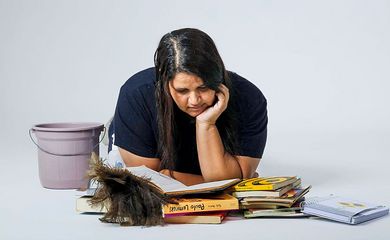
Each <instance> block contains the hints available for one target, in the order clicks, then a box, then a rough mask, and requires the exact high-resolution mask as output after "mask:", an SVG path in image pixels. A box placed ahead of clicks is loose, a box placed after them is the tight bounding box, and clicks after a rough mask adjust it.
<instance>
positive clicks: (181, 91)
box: [176, 89, 188, 94]
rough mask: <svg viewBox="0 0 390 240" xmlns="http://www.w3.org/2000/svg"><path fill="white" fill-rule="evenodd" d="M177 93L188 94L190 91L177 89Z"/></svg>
mask: <svg viewBox="0 0 390 240" xmlns="http://www.w3.org/2000/svg"><path fill="white" fill-rule="evenodd" d="M176 92H177V93H179V94H186V93H187V92H188V90H187V89H180V90H176Z"/></svg>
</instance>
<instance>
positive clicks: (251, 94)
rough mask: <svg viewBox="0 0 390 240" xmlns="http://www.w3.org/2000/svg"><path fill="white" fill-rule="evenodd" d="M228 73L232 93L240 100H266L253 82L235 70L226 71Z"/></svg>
mask: <svg viewBox="0 0 390 240" xmlns="http://www.w3.org/2000/svg"><path fill="white" fill-rule="evenodd" d="M228 74H229V77H230V80H231V82H232V88H233V91H234V94H235V95H236V97H238V98H239V99H240V100H241V101H244V102H247V101H249V102H253V100H254V99H258V100H260V101H266V98H265V97H264V95H263V93H262V91H261V90H260V89H259V88H258V87H257V86H256V85H255V84H254V83H252V82H251V81H249V80H248V79H246V78H244V77H242V76H240V75H239V74H237V73H235V72H232V71H228ZM246 100H247V101H246Z"/></svg>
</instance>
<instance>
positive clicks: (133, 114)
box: [114, 85, 157, 157]
mask: <svg viewBox="0 0 390 240" xmlns="http://www.w3.org/2000/svg"><path fill="white" fill-rule="evenodd" d="M151 93H152V95H153V92H152V91H151ZM147 95H150V93H148V92H145V91H142V89H141V88H135V89H128V88H126V85H124V86H122V87H121V90H120V93H119V97H118V102H117V106H116V110H115V115H114V132H115V145H116V146H118V147H120V148H123V149H125V150H127V151H129V152H131V153H134V154H136V155H139V156H142V157H156V154H157V143H156V138H155V134H154V132H153V127H152V121H153V119H152V115H151V113H150V112H151V109H150V107H151V106H149V105H148V101H147V98H148V97H149V98H150V96H147ZM149 102H150V101H149Z"/></svg>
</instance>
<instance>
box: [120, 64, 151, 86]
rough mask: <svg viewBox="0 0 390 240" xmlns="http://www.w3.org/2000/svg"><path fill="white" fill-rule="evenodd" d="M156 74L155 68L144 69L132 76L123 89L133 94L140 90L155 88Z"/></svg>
mask: <svg viewBox="0 0 390 240" xmlns="http://www.w3.org/2000/svg"><path fill="white" fill-rule="evenodd" d="M155 79H156V73H155V70H154V67H151V68H147V69H144V70H142V71H139V72H137V73H135V74H134V75H132V76H131V77H130V78H129V79H128V80H127V81H126V82H125V83H124V84H123V85H122V89H124V90H126V92H129V91H130V92H132V91H134V90H139V89H144V90H147V89H151V88H154V82H155Z"/></svg>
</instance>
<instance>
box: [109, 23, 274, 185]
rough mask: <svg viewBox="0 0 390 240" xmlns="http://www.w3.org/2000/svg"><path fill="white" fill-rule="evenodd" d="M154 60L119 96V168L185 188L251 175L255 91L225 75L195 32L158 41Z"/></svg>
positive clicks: (256, 128) (261, 103) (260, 109)
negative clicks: (147, 171)
mask: <svg viewBox="0 0 390 240" xmlns="http://www.w3.org/2000/svg"><path fill="white" fill-rule="evenodd" d="M154 61H155V67H154V68H149V69H146V70H143V71H141V72H139V73H137V74H135V75H134V76H132V77H131V78H130V79H129V80H128V81H127V82H126V83H125V84H124V85H123V86H122V88H121V91H120V94H119V98H118V102H117V107H116V111H115V116H114V121H113V127H114V132H115V145H116V146H118V147H119V152H120V154H121V156H122V159H123V160H124V162H125V164H126V165H127V166H139V165H145V166H147V167H149V168H151V169H154V170H158V171H160V172H161V173H163V174H166V175H170V176H172V177H174V178H176V179H177V180H179V181H181V182H183V183H184V184H186V185H192V184H196V183H202V182H209V181H216V180H222V179H230V178H249V177H252V176H254V174H255V172H256V168H257V166H258V164H259V162H260V159H261V157H262V154H263V150H264V147H265V142H266V135H267V121H268V120H267V110H266V99H265V98H264V96H263V94H262V93H261V92H260V90H259V89H258V88H257V87H256V86H254V85H253V84H252V83H250V82H249V81H247V80H246V79H244V78H242V77H240V76H239V75H237V74H235V73H232V72H228V71H226V70H225V66H224V64H223V61H222V59H221V57H220V55H219V53H218V51H217V48H216V46H215V44H214V42H213V40H212V39H211V38H210V37H209V36H208V35H207V34H206V33H204V32H202V31H200V30H197V29H189V28H186V29H179V30H176V31H173V32H170V33H168V34H166V35H164V36H163V37H162V39H161V41H160V43H159V46H158V48H157V50H156V52H155V56H154Z"/></svg>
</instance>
